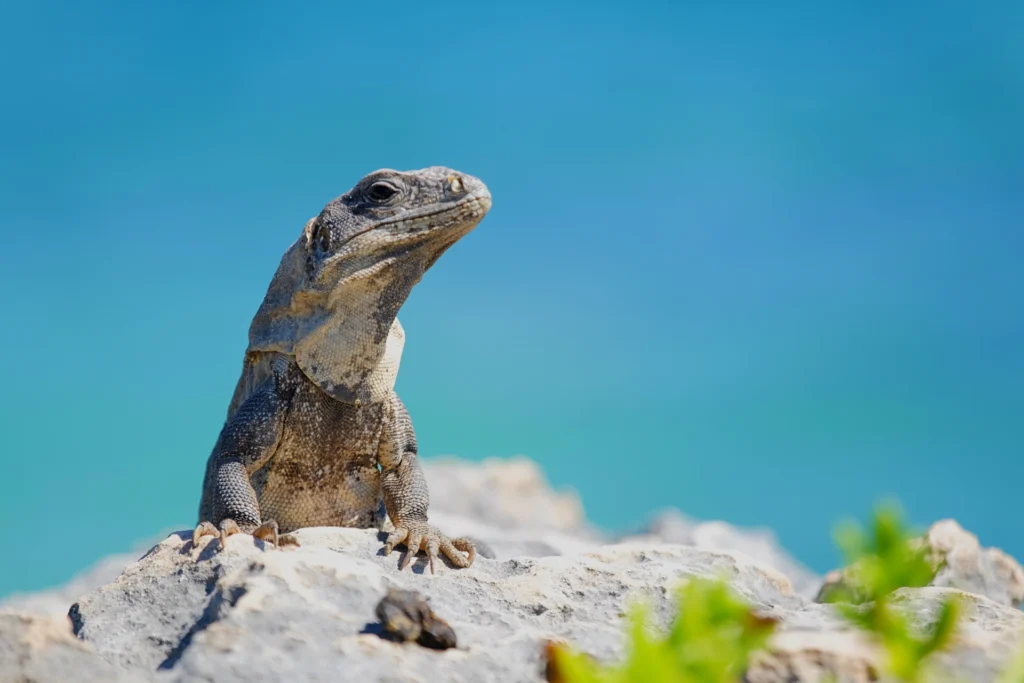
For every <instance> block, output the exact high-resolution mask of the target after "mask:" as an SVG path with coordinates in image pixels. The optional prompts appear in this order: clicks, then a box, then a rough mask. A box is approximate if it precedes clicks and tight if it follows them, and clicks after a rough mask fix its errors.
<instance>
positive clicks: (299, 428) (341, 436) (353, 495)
mask: <svg viewBox="0 0 1024 683" xmlns="http://www.w3.org/2000/svg"><path fill="white" fill-rule="evenodd" d="M384 413H385V406H384V405H383V404H371V405H366V406H360V407H356V406H353V405H350V404H346V403H341V402H340V401H337V400H335V399H333V398H331V397H329V396H327V395H326V394H324V393H323V392H321V391H320V390H319V389H318V388H317V387H315V386H314V385H313V384H312V383H303V385H302V386H300V387H299V388H298V389H297V390H296V392H295V394H294V396H293V399H292V403H291V407H290V409H289V410H288V413H287V416H286V418H285V424H284V429H283V431H282V435H281V440H280V443H279V444H278V446H277V449H276V450H275V452H274V454H273V456H272V457H271V458H270V459H269V460H268V461H267V462H266V463H265V464H264V465H263V466H262V467H261V468H260V469H259V470H257V471H255V472H253V473H252V474H251V475H250V479H251V482H252V485H253V489H254V490H255V491H256V495H257V498H258V499H259V504H260V512H261V516H262V517H263V519H275V520H277V523H278V525H279V526H280V528H281V530H282V531H288V530H292V529H297V528H301V527H309V526H353V527H372V526H375V525H376V524H377V523H378V522H379V509H380V504H381V489H380V473H379V471H378V469H377V449H378V446H379V444H380V438H381V433H382V431H383V425H384V417H385V415H384Z"/></svg>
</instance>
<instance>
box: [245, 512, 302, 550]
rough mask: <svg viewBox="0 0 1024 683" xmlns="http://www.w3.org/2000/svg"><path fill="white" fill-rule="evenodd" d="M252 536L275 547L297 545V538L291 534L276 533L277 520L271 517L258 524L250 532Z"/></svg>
mask: <svg viewBox="0 0 1024 683" xmlns="http://www.w3.org/2000/svg"><path fill="white" fill-rule="evenodd" d="M252 536H253V538H258V539H260V540H261V541H263V542H264V543H271V544H273V546H274V547H275V548H278V549H280V548H283V547H285V546H293V547H296V548H298V547H299V540H298V539H297V538H295V537H294V536H292V535H291V534H280V533H278V526H277V522H276V521H275V520H273V519H268V520H267V521H265V522H263V524H260V525H259V526H258V527H256V528H255V529H254V530H253V532H252Z"/></svg>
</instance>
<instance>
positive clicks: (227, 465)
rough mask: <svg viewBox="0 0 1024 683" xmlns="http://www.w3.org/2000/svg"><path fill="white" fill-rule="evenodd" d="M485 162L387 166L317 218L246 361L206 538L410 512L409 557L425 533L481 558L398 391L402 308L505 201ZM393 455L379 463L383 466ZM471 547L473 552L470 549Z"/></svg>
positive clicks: (206, 494)
mask: <svg viewBox="0 0 1024 683" xmlns="http://www.w3.org/2000/svg"><path fill="white" fill-rule="evenodd" d="M490 206H491V199H490V194H489V193H488V191H487V188H486V187H485V186H484V185H483V183H481V182H480V181H479V180H477V179H476V178H473V177H471V176H466V175H464V174H460V173H457V172H455V171H452V170H450V169H446V168H441V167H432V168H428V169H423V170H420V171H412V172H406V173H399V172H397V171H390V170H382V171H377V172H375V173H372V174H370V175H369V176H367V177H366V178H364V179H363V180H361V181H360V182H359V183H358V184H357V185H356V186H355V187H354V188H353V189H352V190H351V191H349V192H348V193H346V194H345V195H342V196H341V197H339V198H337V199H335V200H334V201H332V202H331V203H329V204H328V205H327V206H326V207H325V208H324V210H323V211H322V212H321V213H320V215H319V216H317V217H316V218H314V219H312V220H310V221H309V222H308V223H307V224H306V227H305V229H304V230H303V234H302V236H300V238H299V239H298V240H297V241H296V242H295V244H293V245H292V247H291V248H290V249H289V250H288V251H287V252H286V253H285V255H284V257H283V258H282V260H281V265H280V266H279V268H278V271H277V274H276V275H275V276H274V279H273V281H272V282H271V284H270V287H269V289H268V291H267V296H266V298H265V299H264V302H263V305H262V306H261V307H260V310H259V311H258V312H257V314H256V317H255V318H254V319H253V323H252V326H251V327H250V330H249V348H248V350H247V352H246V356H245V361H244V363H243V369H242V376H241V378H240V379H239V381H238V385H237V387H236V389H235V393H234V397H233V398H232V401H231V405H230V407H229V409H228V418H227V421H226V422H225V424H224V427H223V429H222V430H221V433H220V437H219V438H218V440H217V443H216V445H215V446H214V449H213V452H212V453H211V454H210V458H209V460H208V462H207V466H206V476H205V479H204V481H203V494H202V499H201V501H200V506H199V522H200V523H199V525H198V526H197V527H196V531H195V533H194V535H193V544H194V545H198V543H199V542H200V540H201V539H202V538H203V537H205V536H219V537H220V539H221V544H222V545H223V543H224V542H225V541H226V539H227V537H228V536H230V535H231V534H234V533H239V532H244V533H251V534H253V535H255V536H258V537H260V538H263V539H264V540H266V541H270V542H272V543H274V544H275V545H278V546H280V545H284V544H287V543H296V541H295V540H294V538H292V537H290V536H287V535H279V533H286V532H289V531H293V530H295V529H299V528H301V527H309V526H349V527H361V528H369V527H375V526H379V525H380V524H381V522H382V521H383V513H384V512H385V511H386V512H387V514H388V516H389V517H390V518H391V521H392V522H393V524H394V526H395V531H394V532H393V533H391V534H390V535H389V536H388V538H387V541H386V542H385V546H384V550H385V554H388V553H390V552H391V550H392V549H393V548H394V546H396V545H398V544H405V545H406V547H407V549H408V552H407V553H406V556H405V558H403V560H402V562H401V564H400V567H403V568H404V567H405V566H406V565H407V564H408V563H409V561H410V560H411V559H412V558H413V557H414V556H415V555H416V554H417V553H418V552H419V550H421V549H423V550H425V551H426V553H427V556H428V558H429V562H430V568H431V571H433V570H434V566H435V560H436V558H437V557H438V553H439V552H440V553H443V554H444V555H445V556H446V557H447V558H448V559H449V560H450V561H451V562H452V563H453V564H454V565H456V566H458V567H468V566H469V565H470V564H471V563H472V562H473V559H474V557H475V552H476V551H475V549H474V547H473V544H472V543H471V542H470V541H469V540H468V539H464V538H456V539H449V538H448V537H447V536H445V535H444V534H443V533H441V532H440V531H438V530H437V529H436V528H435V527H433V526H431V525H430V523H429V522H428V518H427V508H428V505H429V500H430V497H429V493H428V491H427V486H426V482H425V480H424V478H423V472H422V470H421V469H420V466H419V463H418V461H417V447H416V436H415V433H414V431H413V428H412V422H411V420H410V419H409V414H408V413H407V412H406V410H405V406H404V405H402V402H401V400H400V399H399V398H398V395H397V394H396V393H395V392H394V389H393V387H394V380H395V376H396V374H397V370H398V364H399V360H400V357H401V351H402V347H403V344H404V339H405V335H404V332H403V331H402V328H401V326H400V325H399V324H398V320H397V318H396V315H397V313H398V309H399V308H400V307H401V305H402V304H403V303H404V302H405V299H406V297H408V295H409V291H410V290H411V289H412V287H413V286H414V285H415V284H416V283H417V282H419V280H420V278H422V276H423V273H424V272H425V271H426V270H427V269H428V268H430V266H432V265H433V264H434V263H435V262H436V261H437V259H438V258H439V257H440V256H441V254H442V253H444V251H445V250H447V249H448V248H449V247H450V246H451V245H452V244H454V243H455V242H456V241H457V240H458V239H459V238H461V237H463V236H464V235H466V234H467V233H468V232H469V231H470V230H472V229H473V228H474V227H475V226H476V224H477V223H479V221H480V220H481V219H482V218H483V216H484V214H486V212H487V211H488V209H490ZM378 467H379V469H378ZM463 553H465V554H463Z"/></svg>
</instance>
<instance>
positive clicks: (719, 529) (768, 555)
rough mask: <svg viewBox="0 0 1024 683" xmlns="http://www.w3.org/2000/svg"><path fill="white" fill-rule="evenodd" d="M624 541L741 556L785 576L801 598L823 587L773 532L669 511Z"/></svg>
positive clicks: (817, 578)
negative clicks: (658, 543) (677, 544)
mask: <svg viewBox="0 0 1024 683" xmlns="http://www.w3.org/2000/svg"><path fill="white" fill-rule="evenodd" d="M620 540H623V541H632V542H662V543H681V544H683V545H692V546H694V547H696V548H706V549H708V550H723V551H728V552H739V553H743V554H744V555H747V556H748V557H750V558H752V559H753V560H755V561H757V562H760V563H761V564H765V565H767V566H769V567H774V568H775V569H777V570H778V571H780V572H782V573H783V574H784V575H785V576H786V577H787V578H788V579H789V581H790V583H792V584H793V590H794V591H796V592H797V593H798V594H800V595H805V596H807V597H811V596H813V595H815V594H816V593H817V591H818V589H819V588H820V586H821V578H820V577H819V576H818V575H817V574H815V573H814V572H812V571H811V570H810V569H808V568H807V567H805V566H804V565H802V564H800V563H799V562H797V561H796V560H795V559H794V558H793V557H792V556H791V555H790V554H789V553H787V552H786V551H785V550H783V549H782V547H781V546H780V545H779V542H778V540H777V539H776V538H775V534H774V533H773V532H772V531H771V530H770V529H760V528H756V529H741V528H739V527H735V526H733V525H732V524H728V523H726V522H718V521H712V522H701V521H698V520H695V519H691V518H690V517H687V516H686V515H684V514H683V513H681V512H680V511H679V510H675V509H669V510H664V511H662V512H661V513H659V514H658V515H656V516H655V517H654V519H653V520H652V521H651V522H650V523H649V524H648V525H647V527H646V528H645V529H643V530H642V531H640V532H639V533H636V534H631V535H627V536H625V537H623V538H621V539H620Z"/></svg>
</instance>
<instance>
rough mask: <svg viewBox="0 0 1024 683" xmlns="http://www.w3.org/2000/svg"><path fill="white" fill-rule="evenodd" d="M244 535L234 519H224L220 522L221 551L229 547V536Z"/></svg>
mask: <svg viewBox="0 0 1024 683" xmlns="http://www.w3.org/2000/svg"><path fill="white" fill-rule="evenodd" d="M240 533H242V529H241V528H240V527H239V526H238V524H237V523H235V520H233V519H230V518H228V519H222V520H221V521H220V547H221V549H224V548H227V547H228V536H234V535H235V534H240Z"/></svg>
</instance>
